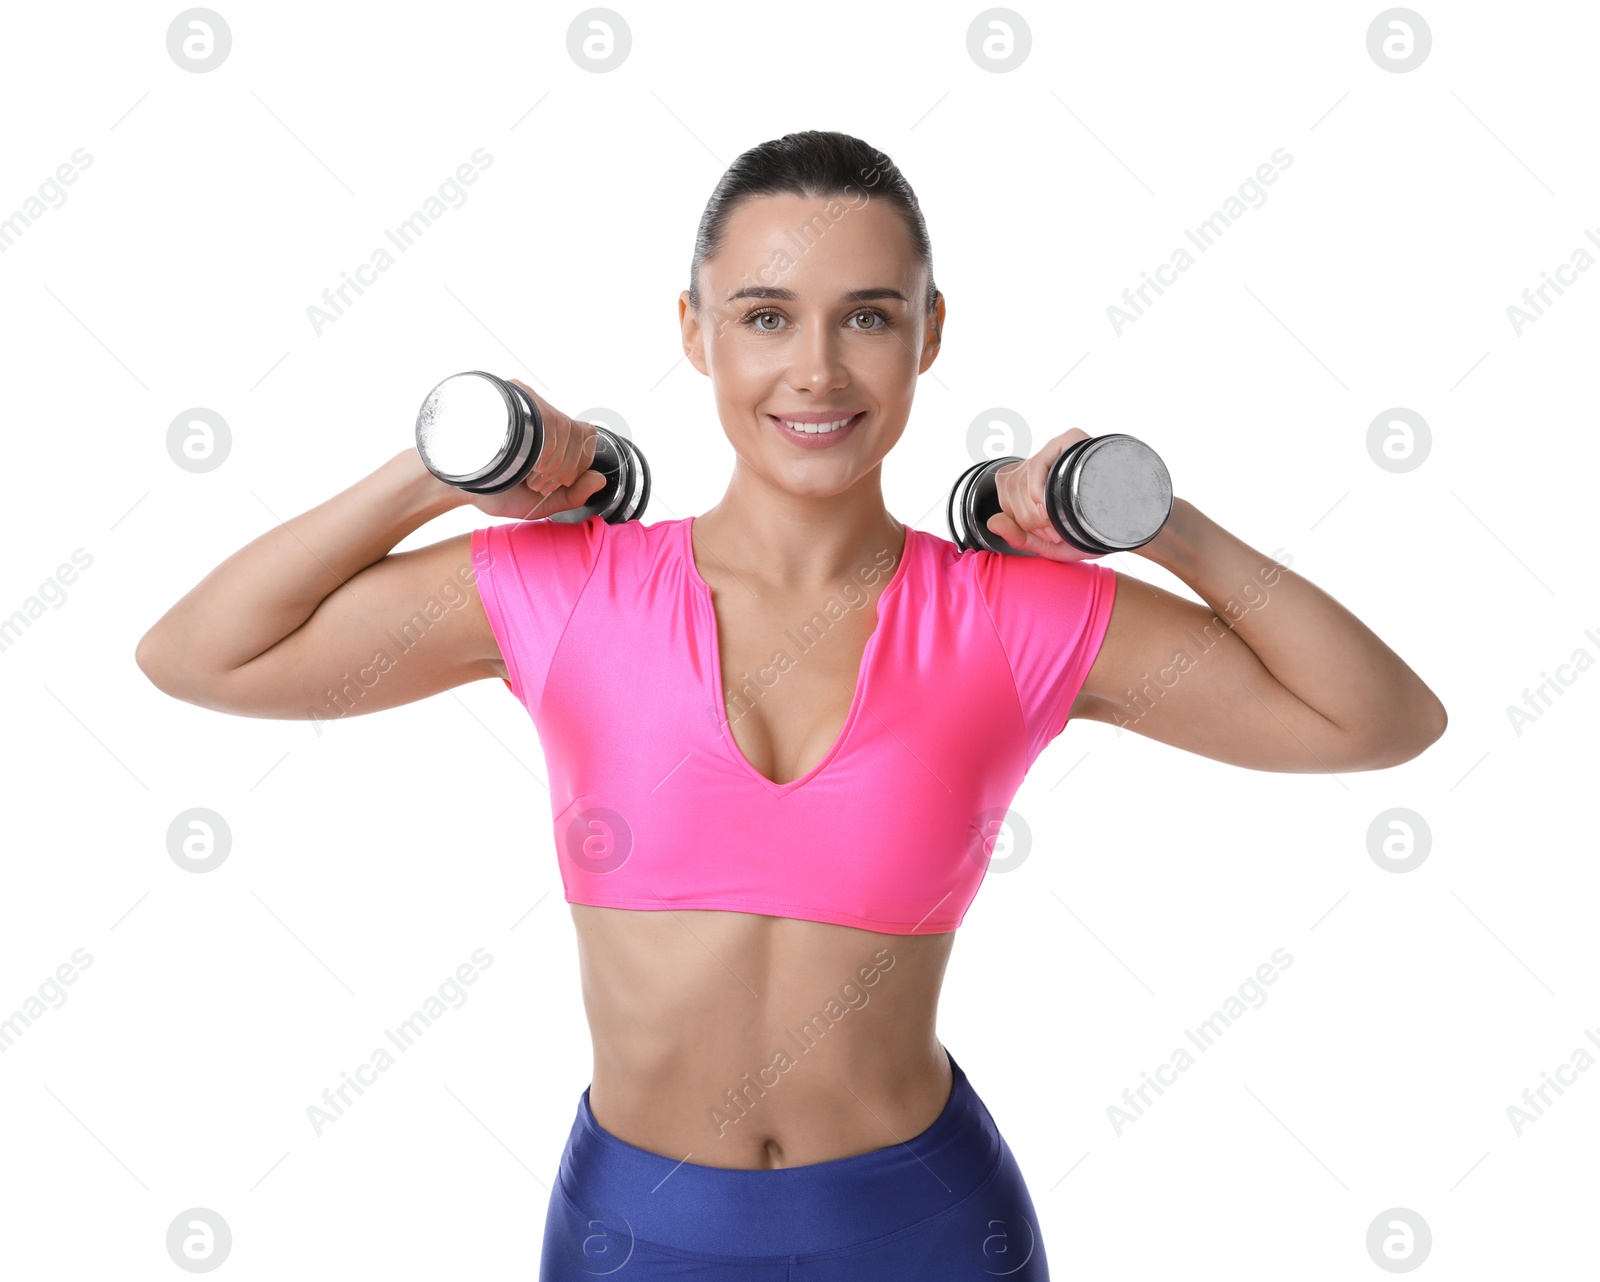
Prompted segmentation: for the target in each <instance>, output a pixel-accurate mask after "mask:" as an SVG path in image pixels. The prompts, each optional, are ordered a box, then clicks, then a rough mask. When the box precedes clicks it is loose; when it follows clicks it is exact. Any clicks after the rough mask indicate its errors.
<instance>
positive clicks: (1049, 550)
mask: <svg viewBox="0 0 1600 1282" xmlns="http://www.w3.org/2000/svg"><path fill="white" fill-rule="evenodd" d="M1088 435H1089V433H1087V432H1085V431H1083V430H1082V429H1081V428H1077V427H1074V428H1071V429H1069V430H1068V431H1065V432H1063V433H1062V434H1061V435H1060V436H1057V437H1053V438H1052V439H1050V440H1048V441H1046V442H1045V443H1044V445H1043V446H1041V447H1040V449H1039V452H1038V453H1037V454H1035V455H1034V456H1033V457H1032V458H1030V459H1025V460H1023V461H1022V462H1021V463H1008V464H1007V465H1006V466H1005V467H1003V468H1001V469H1000V470H999V471H997V472H996V473H995V492H996V493H997V494H998V495H999V498H1000V510H999V511H998V512H996V513H995V514H994V515H993V516H991V517H990V518H989V529H990V531H991V532H992V533H994V534H998V535H999V536H1000V537H1001V538H1002V539H1004V540H1005V541H1006V542H1007V543H1008V544H1010V546H1012V547H1013V548H1015V549H1017V551H1019V552H1033V553H1035V554H1037V555H1038V556H1042V557H1045V558H1047V559H1049V560H1051V561H1087V560H1090V559H1091V555H1092V554H1091V553H1088V552H1085V551H1083V549H1081V548H1076V547H1074V546H1073V545H1072V544H1070V543H1068V542H1067V541H1066V540H1065V539H1063V538H1062V537H1061V535H1060V534H1058V533H1057V532H1056V527H1055V526H1053V525H1051V524H1050V516H1049V514H1048V513H1047V512H1046V511H1045V510H1044V481H1045V476H1046V474H1047V473H1048V472H1049V471H1050V465H1051V464H1052V463H1054V462H1055V461H1056V460H1057V459H1058V458H1060V457H1061V455H1062V454H1064V453H1066V451H1067V448H1068V447H1069V446H1070V445H1072V444H1073V443H1074V442H1075V441H1082V440H1085V439H1087V438H1088Z"/></svg>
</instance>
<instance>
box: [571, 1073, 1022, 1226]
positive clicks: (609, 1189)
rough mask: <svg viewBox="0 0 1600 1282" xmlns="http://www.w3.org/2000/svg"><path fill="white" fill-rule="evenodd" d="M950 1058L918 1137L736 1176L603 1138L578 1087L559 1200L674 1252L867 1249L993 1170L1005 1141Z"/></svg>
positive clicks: (944, 1206)
mask: <svg viewBox="0 0 1600 1282" xmlns="http://www.w3.org/2000/svg"><path fill="white" fill-rule="evenodd" d="M945 1055H946V1056H947V1057H949V1059H950V1072H951V1078H952V1081H951V1086H950V1098H949V1100H948V1101H946V1103H945V1106H944V1108H943V1110H942V1111H941V1112H940V1113H939V1116H938V1117H937V1118H935V1119H934V1121H933V1124H932V1125H930V1126H929V1127H928V1128H927V1130H925V1131H923V1132H921V1133H920V1134H918V1135H915V1136H913V1137H912V1138H910V1139H908V1140H906V1141H904V1142H903V1143H897V1144H892V1145H890V1146H888V1147H887V1148H881V1149H874V1150H872V1151H871V1152H869V1153H858V1154H855V1155H854V1156H851V1157H841V1158H837V1159H835V1160H833V1161H828V1162H816V1163H812V1164H809V1165H805V1166H789V1167H779V1168H776V1169H771V1170H767V1169H761V1170H738V1169H731V1168H725V1167H717V1166H701V1165H699V1164H697V1163H693V1162H679V1161H676V1160H674V1159H672V1158H670V1157H663V1156H662V1155H661V1154H659V1153H652V1152H650V1151H649V1150H647V1149H642V1148H639V1147H637V1146H636V1145H633V1144H629V1143H628V1142H627V1141H626V1140H623V1139H621V1138H619V1137H618V1136H616V1135H613V1134H611V1132H610V1131H607V1130H605V1129H603V1128H602V1127H601V1126H600V1125H599V1123H597V1122H596V1121H595V1118H594V1113H593V1112H592V1111H591V1110H590V1108H589V1091H588V1088H585V1089H584V1091H583V1094H582V1095H581V1096H580V1097H579V1100H578V1116H577V1117H576V1119H575V1120H574V1121H573V1123H572V1131H571V1133H570V1134H569V1136H568V1137H567V1147H566V1151H565V1153H564V1154H563V1155H562V1158H561V1167H560V1175H559V1180H560V1185H561V1191H562V1192H563V1193H564V1194H565V1195H566V1197H567V1198H568V1200H569V1201H571V1202H572V1204H573V1205H574V1206H576V1207H577V1208H578V1209H579V1210H580V1211H581V1212H583V1213H584V1214H586V1215H592V1216H594V1217H595V1218H596V1219H597V1220H603V1221H605V1222H606V1223H607V1224H608V1225H610V1226H611V1228H612V1230H613V1231H617V1232H625V1233H626V1234H629V1235H631V1236H632V1237H634V1238H637V1239H639V1240H641V1241H646V1242H654V1243H657V1244H659V1245H661V1246H666V1247H674V1248H677V1249H679V1250H682V1251H690V1252H705V1253H715V1254H720V1255H767V1254H773V1255H776V1254H782V1253H786V1252H810V1253H815V1252H819V1251H830V1250H835V1249H839V1248H842V1247H849V1246H854V1245H857V1244H858V1243H862V1242H869V1241H871V1240H873V1239H875V1238H878V1237H882V1236H883V1235H885V1234H887V1233H893V1232H896V1231H898V1230H900V1229H904V1228H909V1227H910V1226H912V1225H914V1224H918V1223H920V1222H921V1221H923V1220H925V1219H928V1218H929V1217H930V1216H933V1215H938V1214H939V1213H940V1212H942V1211H945V1210H948V1209H949V1208H951V1207H953V1206H955V1205H957V1204H958V1203H960V1202H961V1201H962V1200H963V1199H965V1198H967V1197H969V1196H970V1195H971V1194H972V1193H973V1192H974V1191H975V1190H976V1189H977V1188H978V1187H979V1186H980V1185H981V1184H983V1182H984V1181H985V1180H986V1179H988V1178H989V1177H990V1176H991V1175H992V1174H993V1173H994V1171H995V1169H996V1167H997V1166H998V1165H999V1163H1000V1159H1001V1153H1002V1140H1001V1138H1000V1133H999V1131H998V1129H997V1128H996V1127H995V1124H994V1119H993V1118H992V1117H990V1115H989V1110H988V1108H987V1107H986V1106H985V1105H984V1103H983V1101H982V1100H981V1099H979V1098H978V1094H977V1092H976V1091H974V1090H973V1089H972V1085H971V1083H969V1082H968V1081H967V1075H966V1074H965V1073H964V1072H962V1070H961V1066H960V1065H959V1064H957V1063H956V1061H955V1057H954V1056H951V1055H950V1052H949V1050H948V1049H946V1050H945Z"/></svg>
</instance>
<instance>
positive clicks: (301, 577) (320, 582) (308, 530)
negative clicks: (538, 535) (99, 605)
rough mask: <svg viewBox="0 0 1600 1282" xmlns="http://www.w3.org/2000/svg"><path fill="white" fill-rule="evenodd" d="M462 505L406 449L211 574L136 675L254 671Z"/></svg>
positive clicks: (158, 637)
mask: <svg viewBox="0 0 1600 1282" xmlns="http://www.w3.org/2000/svg"><path fill="white" fill-rule="evenodd" d="M466 501H467V500H466V496H465V495H464V494H462V492H461V491H460V490H456V489H453V488H452V487H450V486H448V485H445V484H444V483H443V482H442V481H440V480H438V479H437V478H436V477H434V476H433V475H432V474H431V473H429V472H428V470H427V469H426V468H425V467H424V466H423V465H422V460H421V458H420V457H419V456H418V454H417V452H416V450H415V449H413V448H410V447H408V448H406V449H404V450H402V451H401V452H400V453H398V454H396V455H395V456H394V457H393V458H391V459H390V460H388V462H386V463H384V464H383V465H382V466H381V467H379V468H378V469H377V470H376V471H374V472H372V473H371V474H370V475H368V476H365V477H363V478H362V479H361V480H359V481H357V482H356V483H355V484H354V485H352V486H350V487H349V488H347V489H345V490H342V491H341V492H340V493H338V494H336V495H334V496H333V497H332V498H330V499H328V500H327V501H326V502H324V503H320V504H318V505H317V506H316V507H314V508H311V509H310V510H309V511H306V512H302V513H301V514H300V515H298V516H294V517H291V518H289V519H288V520H287V521H285V522H283V523H281V524H276V525H274V526H273V528H272V529H270V530H268V531H267V532H266V533H265V534H262V535H261V536H260V537H259V538H257V539H255V540H254V541H252V542H250V543H247V544H246V545H245V546H244V547H242V548H240V549H239V550H238V551H237V552H235V553H234V554H233V555H232V556H230V557H228V559H227V560H225V561H223V562H222V563H221V564H220V565H218V566H217V567H216V568H215V569H214V570H212V571H211V572H210V573H209V574H207V575H206V577H205V578H203V579H202V580H201V581H200V582H199V583H198V584H196V585H195V587H193V588H192V589H190V591H189V592H188V593H187V594H186V595H185V596H184V597H183V598H182V599H181V600H180V601H178V602H177V604H175V605H174V606H173V607H172V608H171V609H170V610H168V611H167V612H166V613H165V614H164V615H162V616H161V618H160V619H159V620H157V622H156V623H155V625H154V626H153V627H152V628H151V629H150V631H149V632H147V633H146V634H145V636H144V639H143V640H141V641H140V643H139V649H138V652H137V656H136V657H137V660H138V662H139V665H140V667H141V668H144V669H145V670H146V671H147V672H148V671H151V670H152V667H154V668H157V669H162V670H165V671H168V672H173V671H178V670H180V669H181V670H182V671H184V672H186V673H189V674H191V675H218V674H222V673H226V672H230V671H232V670H233V669H235V668H237V667H239V666H241V665H242V664H245V663H248V662H249V661H250V660H251V659H254V658H255V657H256V656H258V655H260V654H262V653H263V652H264V651H266V650H268V649H270V648H271V647H272V646H274V645H276V644H277V643H278V642H279V641H281V640H282V639H283V638H284V637H286V636H288V635H289V634H290V633H291V632H293V631H294V630H295V629H296V628H298V627H299V626H300V625H301V624H303V623H304V622H305V621H306V620H307V619H309V618H310V617H311V615H312V614H313V613H314V612H315V611H316V609H317V607H318V606H319V605H320V604H321V603H322V601H323V600H324V599H325V598H326V597H327V596H328V594H329V593H331V592H333V591H334V590H335V589H336V588H338V587H339V586H340V584H342V583H344V582H346V581H347V580H349V579H350V578H352V577H353V576H354V575H356V574H357V573H359V572H360V571H361V570H363V569H365V568H366V567H367V566H369V565H371V564H372V563H373V562H375V561H378V560H381V559H382V558H383V557H384V556H386V555H388V553H389V552H390V551H391V550H392V549H393V548H394V546H395V545H396V544H397V543H399V542H400V541H401V540H402V539H404V538H405V537H406V536H407V535H408V534H410V533H412V532H413V531H414V530H416V529H418V528H420V527H421V526H423V525H425V524H426V523H427V522H429V521H431V520H432V519H433V518H434V517H436V516H438V515H440V514H441V513H443V512H447V511H449V510H450V509H451V508H454V507H459V506H461V505H462V504H463V503H465V502H466Z"/></svg>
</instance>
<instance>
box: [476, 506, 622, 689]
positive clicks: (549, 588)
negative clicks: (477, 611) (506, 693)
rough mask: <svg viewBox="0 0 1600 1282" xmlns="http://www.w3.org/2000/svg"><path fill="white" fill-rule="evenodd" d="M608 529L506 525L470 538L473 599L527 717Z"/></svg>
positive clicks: (596, 520)
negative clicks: (479, 604)
mask: <svg viewBox="0 0 1600 1282" xmlns="http://www.w3.org/2000/svg"><path fill="white" fill-rule="evenodd" d="M607 528H608V527H607V525H606V523H605V521H604V520H602V519H601V518H600V517H598V516H592V517H589V518H588V519H587V520H584V521H576V522H567V521H551V520H538V521H512V522H510V523H508V524H505V525H491V526H486V527H485V528H483V529H480V530H474V531H473V532H472V569H473V573H474V574H475V575H476V578H477V585H478V597H479V599H480V600H482V602H483V612H484V613H485V614H486V615H487V616H488V618H489V627H490V629H491V630H492V631H493V633H494V638H495V640H496V641H497V642H499V644H500V655H501V657H502V658H503V659H504V660H505V665H506V673H507V676H508V679H507V682H506V684H507V685H509V686H510V687H511V693H512V694H514V695H515V696H516V697H517V699H518V701H519V702H521V703H522V705H523V706H524V707H525V708H527V709H528V711H529V712H533V711H534V710H535V709H536V708H537V706H538V703H539V699H540V697H541V695H542V694H543V693H544V683H545V678H546V677H547V676H548V675H549V672H550V663H551V660H552V659H553V658H554V656H555V652H556V647H557V646H558V645H560V644H561V636H562V633H563V632H564V631H565V630H566V626H567V621H568V620H569V619H571V618H572V612H573V610H574V609H576V607H577V604H578V598H579V597H580V596H581V595H582V594H583V589H584V586H585V584H587V583H588V581H589V576H590V574H591V573H592V572H593V571H594V567H595V564H596V561H597V559H598V557H599V554H600V547H601V543H602V540H603V538H604V533H605V530H606V529H607Z"/></svg>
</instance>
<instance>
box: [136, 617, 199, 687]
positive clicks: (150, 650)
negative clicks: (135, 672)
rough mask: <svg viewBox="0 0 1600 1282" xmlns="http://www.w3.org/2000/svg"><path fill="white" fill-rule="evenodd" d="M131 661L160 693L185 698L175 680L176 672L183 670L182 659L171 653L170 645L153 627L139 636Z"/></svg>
mask: <svg viewBox="0 0 1600 1282" xmlns="http://www.w3.org/2000/svg"><path fill="white" fill-rule="evenodd" d="M133 661H134V663H135V664H137V665H138V667H139V671H140V672H142V673H144V675H145V677H146V678H147V679H148V680H149V682H150V684H151V685H153V686H155V688H156V689H157V690H159V691H161V693H162V694H169V695H171V696H172V697H173V698H175V699H183V698H187V696H186V695H185V694H184V693H183V692H182V690H181V687H180V683H179V681H178V680H177V674H178V673H179V672H181V671H182V670H183V666H184V665H183V663H182V660H181V658H180V657H178V656H175V655H174V654H173V653H172V649H171V647H170V646H169V645H167V644H166V643H165V642H164V640H163V639H162V638H161V637H160V636H159V635H158V633H157V630H156V629H155V628H151V629H150V631H148V632H146V633H145V634H144V635H143V636H142V637H140V638H139V644H138V645H136V646H135V647H134V648H133Z"/></svg>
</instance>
